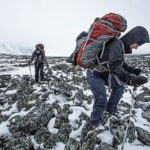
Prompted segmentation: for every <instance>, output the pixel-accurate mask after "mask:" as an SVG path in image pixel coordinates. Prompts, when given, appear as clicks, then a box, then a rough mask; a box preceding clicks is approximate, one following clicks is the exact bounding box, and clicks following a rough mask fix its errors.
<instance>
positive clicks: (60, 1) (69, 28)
mask: <svg viewBox="0 0 150 150" xmlns="http://www.w3.org/2000/svg"><path fill="white" fill-rule="evenodd" d="M149 10H150V1H149V0H143V1H141V0H109V1H108V0H0V19H1V20H0V45H1V44H9V45H21V46H24V47H27V48H31V49H33V50H34V46H35V44H37V43H39V42H42V43H43V44H44V45H45V51H46V54H47V55H49V56H68V55H70V53H71V52H72V51H73V50H74V47H75V39H76V36H77V35H78V34H79V33H80V32H81V31H83V30H85V31H87V30H88V28H89V26H90V24H91V23H92V22H93V20H94V18H95V17H101V16H103V15H105V14H106V13H109V12H113V13H119V14H121V15H123V16H124V17H125V18H126V19H127V21H128V28H127V31H129V30H130V29H131V28H133V27H135V26H138V25H142V26H144V27H146V28H147V29H148V31H149V33H150V19H149V18H150V13H148V12H149ZM127 31H126V32H127ZM134 53H150V44H145V45H144V46H141V47H140V48H139V49H138V50H136V51H135V52H134Z"/></svg>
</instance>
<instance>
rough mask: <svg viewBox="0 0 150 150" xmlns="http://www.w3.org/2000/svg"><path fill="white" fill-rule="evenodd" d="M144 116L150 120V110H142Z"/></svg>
mask: <svg viewBox="0 0 150 150" xmlns="http://www.w3.org/2000/svg"><path fill="white" fill-rule="evenodd" d="M142 117H143V118H145V119H147V121H149V122H150V111H145V112H142Z"/></svg>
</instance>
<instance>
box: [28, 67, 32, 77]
mask: <svg viewBox="0 0 150 150" xmlns="http://www.w3.org/2000/svg"><path fill="white" fill-rule="evenodd" d="M29 70H30V76H31V77H32V73H31V65H30V64H29Z"/></svg>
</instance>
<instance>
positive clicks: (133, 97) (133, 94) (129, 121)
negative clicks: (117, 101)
mask: <svg viewBox="0 0 150 150" xmlns="http://www.w3.org/2000/svg"><path fill="white" fill-rule="evenodd" d="M127 88H128V87H127ZM136 89H137V87H136V86H134V88H133V93H132V92H131V90H130V89H129V88H128V90H129V92H130V94H131V95H132V101H131V106H130V112H129V120H128V121H127V122H128V124H127V127H126V131H125V135H124V139H123V143H122V147H121V150H124V144H125V141H126V138H127V133H128V129H129V126H130V123H131V116H132V110H133V106H134V100H135V91H136Z"/></svg>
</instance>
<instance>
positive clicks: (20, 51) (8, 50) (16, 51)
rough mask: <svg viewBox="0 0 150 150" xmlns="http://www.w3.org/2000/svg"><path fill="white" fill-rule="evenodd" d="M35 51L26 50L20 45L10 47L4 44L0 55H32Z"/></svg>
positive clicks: (0, 46) (0, 47)
mask: <svg viewBox="0 0 150 150" xmlns="http://www.w3.org/2000/svg"><path fill="white" fill-rule="evenodd" d="M32 52H33V49H29V48H25V47H23V46H19V45H9V44H2V45H0V53H4V54H12V55H31V54H32Z"/></svg>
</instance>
